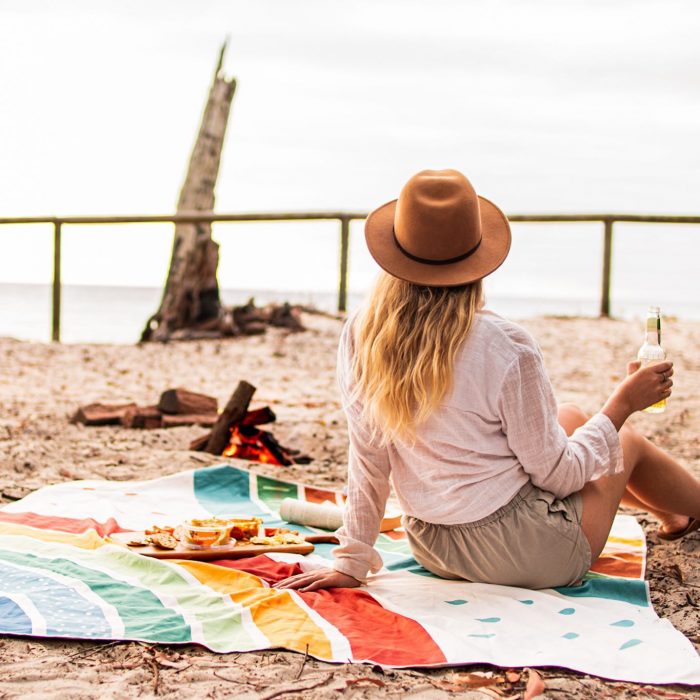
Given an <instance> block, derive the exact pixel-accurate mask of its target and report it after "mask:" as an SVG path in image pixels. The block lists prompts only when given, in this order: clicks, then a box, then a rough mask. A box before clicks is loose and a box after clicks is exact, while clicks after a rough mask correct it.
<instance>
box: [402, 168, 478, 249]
mask: <svg viewBox="0 0 700 700" xmlns="http://www.w3.org/2000/svg"><path fill="white" fill-rule="evenodd" d="M394 235H395V237H396V241H397V242H398V244H399V245H400V246H401V248H402V249H403V250H404V251H405V252H406V253H408V254H409V255H410V256H412V257H414V258H418V259H423V260H425V261H435V262H447V261H451V260H452V259H456V258H460V257H462V256H464V255H465V254H466V253H468V252H469V251H471V250H473V249H474V248H475V247H476V246H478V245H479V242H480V241H481V216H480V212H479V198H478V196H477V194H476V191H475V190H474V188H473V187H472V184H471V183H470V182H469V180H468V179H467V178H466V177H465V176H464V175H462V173H460V172H459V171H457V170H422V171H421V172H419V173H417V174H416V175H414V176H413V177H412V178H411V179H410V180H409V181H408V182H407V183H406V184H405V185H404V187H403V189H402V190H401V193H400V194H399V198H398V201H397V203H396V211H395V213H394Z"/></svg>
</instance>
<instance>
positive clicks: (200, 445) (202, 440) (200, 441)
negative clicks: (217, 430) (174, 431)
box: [189, 432, 211, 452]
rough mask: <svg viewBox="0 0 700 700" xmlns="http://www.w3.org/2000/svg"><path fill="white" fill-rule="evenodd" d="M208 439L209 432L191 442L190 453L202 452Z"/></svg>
mask: <svg viewBox="0 0 700 700" xmlns="http://www.w3.org/2000/svg"><path fill="white" fill-rule="evenodd" d="M210 437H211V432H209V433H204V435H200V436H199V437H198V438H195V439H194V440H192V442H191V443H190V446H189V449H190V450H192V452H204V448H205V447H206V446H207V443H208V442H209V438H210Z"/></svg>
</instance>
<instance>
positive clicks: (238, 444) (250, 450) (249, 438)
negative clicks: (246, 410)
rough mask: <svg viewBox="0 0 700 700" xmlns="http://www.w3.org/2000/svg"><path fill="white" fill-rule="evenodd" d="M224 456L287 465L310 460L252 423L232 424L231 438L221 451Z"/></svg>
mask: <svg viewBox="0 0 700 700" xmlns="http://www.w3.org/2000/svg"><path fill="white" fill-rule="evenodd" d="M221 454H222V455H223V456H224V457H237V458H238V459H248V460H250V461H251V462H262V463H263V464H278V465H279V466H281V467H288V466H289V465H290V464H308V463H309V462H310V461H311V460H310V459H309V458H308V457H304V456H303V455H300V453H299V451H298V450H290V449H288V448H284V447H282V445H280V444H279V442H277V440H276V439H275V436H274V435H273V434H272V433H271V432H269V431H267V430H260V429H259V428H256V427H255V426H253V425H234V426H233V428H231V439H230V440H229V443H228V445H227V446H226V447H225V448H224V451H223V452H222V453H221Z"/></svg>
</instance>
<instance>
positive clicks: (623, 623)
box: [610, 620, 634, 627]
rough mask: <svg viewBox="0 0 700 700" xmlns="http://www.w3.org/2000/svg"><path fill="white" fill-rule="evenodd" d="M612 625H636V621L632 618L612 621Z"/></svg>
mask: <svg viewBox="0 0 700 700" xmlns="http://www.w3.org/2000/svg"><path fill="white" fill-rule="evenodd" d="M610 626H611V627H634V622H632V620H618V621H617V622H611V623H610Z"/></svg>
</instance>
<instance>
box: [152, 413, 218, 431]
mask: <svg viewBox="0 0 700 700" xmlns="http://www.w3.org/2000/svg"><path fill="white" fill-rule="evenodd" d="M218 418H219V414H218V413H200V414H197V413H182V414H178V415H175V416H173V415H169V414H167V413H166V414H164V415H163V427H164V428H178V427H180V426H182V425H203V426H204V427H206V428H208V427H210V426H212V425H214V424H215V423H216V421H217V419H218Z"/></svg>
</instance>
